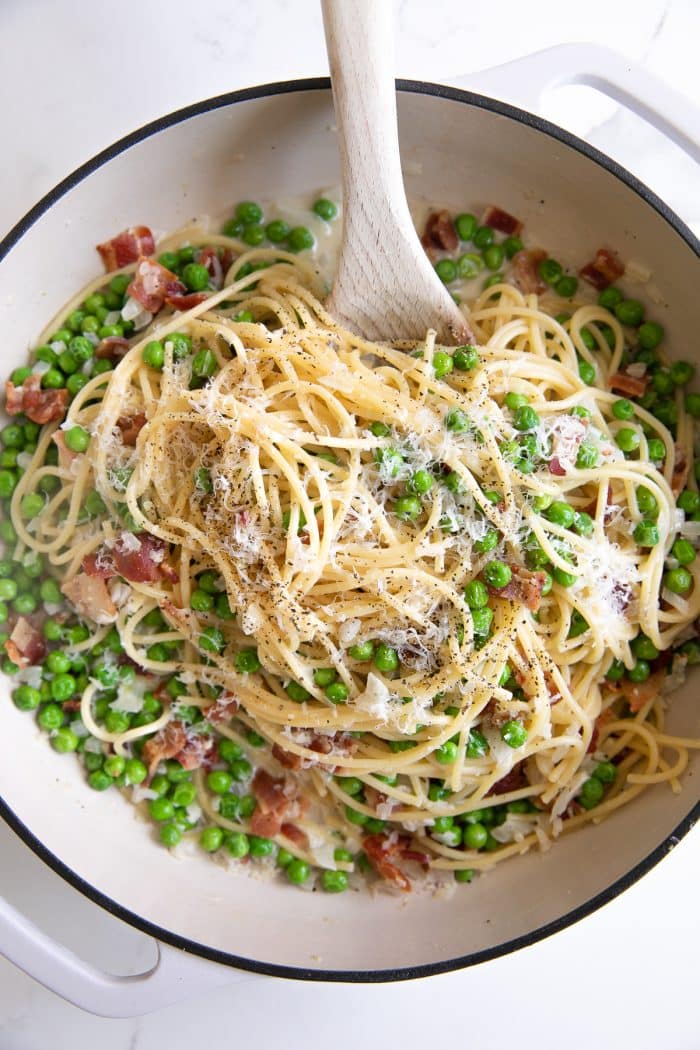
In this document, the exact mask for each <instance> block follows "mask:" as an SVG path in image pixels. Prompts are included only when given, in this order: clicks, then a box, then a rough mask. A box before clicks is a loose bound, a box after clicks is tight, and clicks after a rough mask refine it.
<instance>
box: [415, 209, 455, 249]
mask: <svg viewBox="0 0 700 1050" xmlns="http://www.w3.org/2000/svg"><path fill="white" fill-rule="evenodd" d="M421 244H422V245H423V247H424V248H425V250H426V252H427V253H428V256H429V257H430V258H433V257H434V255H435V252H436V251H440V250H442V251H446V252H453V251H454V250H455V248H456V247H457V245H458V244H459V237H458V236H457V230H456V229H455V224H454V223H453V222H452V219H451V218H450V213H449V212H448V211H447V209H446V208H443V209H442V211H433V212H431V213H430V215H429V216H428V218H427V219H426V223H425V230H424V232H423V236H422V237H421Z"/></svg>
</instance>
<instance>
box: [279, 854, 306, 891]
mask: <svg viewBox="0 0 700 1050" xmlns="http://www.w3.org/2000/svg"><path fill="white" fill-rule="evenodd" d="M285 871H286V874H287V878H288V879H289V881H290V882H291V883H292V884H293V885H294V886H301V884H302V883H304V882H306V880H307V879H308V877H309V875H310V874H311V869H310V868H309V865H308V864H307V863H306V861H305V860H298V859H296V858H295V859H294V860H293V861H291V862H290V863H289V864H288V865H287V866H286V869H285Z"/></svg>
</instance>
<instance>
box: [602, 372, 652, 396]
mask: <svg viewBox="0 0 700 1050" xmlns="http://www.w3.org/2000/svg"><path fill="white" fill-rule="evenodd" d="M608 386H609V387H610V389H611V390H616V391H617V392H618V393H620V394H627V395H628V396H629V397H641V396H642V394H643V393H644V392H645V391H646V388H647V387H648V386H649V376H631V375H630V374H629V372H613V374H612V375H611V376H610V377H609V379H608Z"/></svg>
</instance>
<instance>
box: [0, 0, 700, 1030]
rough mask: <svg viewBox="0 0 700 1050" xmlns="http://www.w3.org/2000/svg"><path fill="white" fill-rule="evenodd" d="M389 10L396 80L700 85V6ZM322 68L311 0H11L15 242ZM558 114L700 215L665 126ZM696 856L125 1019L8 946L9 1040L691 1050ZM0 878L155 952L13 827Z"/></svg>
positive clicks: (6, 89)
mask: <svg viewBox="0 0 700 1050" xmlns="http://www.w3.org/2000/svg"><path fill="white" fill-rule="evenodd" d="M396 6H397V15H398V18H397V32H398V48H397V50H398V55H397V74H398V75H400V76H406V77H412V78H416V79H424V80H438V81H440V80H441V81H444V82H450V81H453V80H454V79H455V78H457V77H458V76H460V75H462V74H464V73H467V72H469V71H471V70H477V69H481V68H484V67H486V66H488V65H492V64H496V63H498V62H502V61H505V60H508V59H512V58H516V57H518V56H519V55H522V54H525V53H527V52H529V51H533V50H537V49H539V48H542V47H546V46H550V45H553V44H557V43H563V42H569V41H594V42H598V43H604V44H607V45H608V46H611V47H614V48H616V49H617V50H619V51H620V52H622V53H624V54H626V55H628V56H629V57H630V58H632V59H635V60H637V61H641V62H642V63H644V64H645V65H646V66H647V68H649V69H651V70H653V71H654V72H655V73H657V74H658V75H660V76H662V77H664V78H665V79H666V80H667V81H668V82H669V83H671V84H672V85H673V86H674V87H676V89H677V90H679V91H682V92H685V93H686V94H687V95H689V96H690V97H692V98H695V99H696V100H697V99H698V98H700V63H699V62H698V52H697V47H698V38H699V35H700V7H699V5H698V3H697V0H634V2H630V0H624V2H615V0H583V2H581V3H578V4H572V3H570V2H567V0H536V2H531V3H527V2H524V0H500V2H499V3H493V2H491V3H488V4H473V3H468V2H467V0H429V2H426V0H402V2H400V3H398V4H397V5H396ZM325 72H326V62H325V55H324V49H323V35H322V29H321V23H320V17H319V13H318V10H317V4H316V2H315V0H247V2H245V3H244V2H242V0H187V2H185V0H109V2H108V3H106V2H104V0H63V2H56V0H3V2H2V3H1V4H0V102H1V108H0V141H1V142H2V163H1V164H0V235H2V234H3V233H4V232H5V231H6V230H7V229H9V228H10V227H11V226H12V225H13V224H14V222H15V221H16V220H17V219H19V218H20V217H21V215H22V214H23V213H24V212H25V211H26V210H27V209H28V208H29V207H30V206H31V205H32V204H33V203H34V202H35V201H36V200H37V199H38V198H39V197H40V196H41V195H42V194H44V193H45V192H46V191H47V190H48V189H50V188H51V186H53V185H54V184H55V183H56V182H57V181H58V180H59V179H61V178H63V177H64V176H65V175H66V174H67V173H68V172H69V171H71V170H72V169H73V168H75V167H76V166H77V165H78V164H80V163H81V162H83V161H84V160H87V159H88V158H89V157H91V156H92V155H93V154H94V153H95V152H97V151H98V150H100V149H102V148H103V147H104V146H106V145H108V144H109V143H111V142H112V141H114V140H115V139H116V138H118V137H120V136H121V135H123V134H125V133H127V132H129V131H131V130H132V129H133V128H135V127H137V126H139V125H141V124H144V123H146V122H147V121H149V120H151V119H153V118H154V117H157V116H159V115H161V114H162V113H165V112H168V111H170V110H173V109H176V108H178V107H180V106H183V105H186V104H187V103H190V102H193V101H195V100H197V99H203V98H207V97H209V96H211V95H216V94H219V93H222V92H225V91H229V90H232V89H234V88H239V87H244V86H248V85H251V84H256V83H264V82H266V81H272V80H282V79H289V78H292V77H295V76H311V75H317V74H323V73H325ZM510 100H511V101H513V102H516V103H517V98H516V97H512V98H511V99H510ZM545 112H546V113H547V115H549V116H551V117H553V118H554V119H555V120H557V121H558V122H559V123H562V124H564V125H565V126H567V127H569V128H570V129H571V130H574V131H576V132H577V133H578V134H581V135H583V136H584V137H586V138H588V139H589V141H591V142H593V143H595V144H596V145H598V146H599V147H600V148H602V149H603V150H604V151H606V152H608V153H609V154H611V155H612V156H614V157H615V158H616V159H617V160H619V161H621V162H622V163H623V164H624V165H626V166H627V167H628V168H629V169H630V170H632V171H633V172H634V173H635V174H636V175H638V176H639V177H640V178H642V180H643V181H645V182H647V184H648V185H650V186H651V187H652V188H653V189H654V190H656V191H657V192H658V193H659V194H660V195H661V196H662V197H664V198H665V199H666V200H667V201H668V202H669V204H670V205H671V206H672V207H673V208H675V209H676V210H677V211H678V212H679V214H680V215H681V216H682V217H683V218H684V219H685V220H686V221H687V222H689V223H690V224H691V226H693V227H694V228H695V229H696V231H697V230H698V228H700V195H699V194H698V193H697V169H694V168H693V166H692V165H691V164H690V162H689V161H688V159H687V158H685V157H684V155H683V154H681V153H680V151H679V150H677V149H676V148H675V147H673V146H670V145H668V144H666V143H664V141H663V140H662V139H661V137H660V136H659V135H658V134H657V133H656V132H654V131H652V130H650V129H648V128H646V127H645V126H644V125H642V124H641V122H638V121H637V119H636V118H632V117H630V116H629V115H628V114H624V113H622V112H620V111H618V110H617V109H616V108H615V107H614V106H613V105H612V104H610V103H608V102H606V101H601V99H600V98H599V97H598V96H596V95H595V94H594V93H593V92H589V91H588V90H587V89H579V88H571V89H565V90H562V91H561V92H559V93H558V94H557V95H556V96H553V97H551V98H549V99H547V100H545ZM69 250H70V246H69V245H68V246H67V251H69ZM37 325H39V319H37ZM681 353H682V348H679V354H681ZM2 760H3V761H7V760H8V758H7V757H3V758H2ZM50 804H51V803H50V798H47V805H50ZM699 862H700V835H698V834H697V833H696V834H694V835H691V836H690V838H689V839H686V840H685V841H683V842H682V843H681V844H680V845H679V846H678V847H677V848H676V849H675V850H674V851H673V853H672V854H671V855H670V856H669V857H668V858H667V859H666V860H665V861H664V863H663V864H662V866H661V867H660V868H657V869H655V870H654V871H653V872H652V873H651V874H649V875H648V876H647V877H646V878H645V879H643V880H642V882H641V883H638V884H637V885H636V886H635V887H633V888H632V889H631V890H629V891H628V892H627V893H626V894H624V895H623V896H622V897H621V898H619V899H618V900H616V901H615V902H613V903H612V904H610V905H608V906H607V907H606V908H604V909H603V910H602V911H600V912H598V913H597V914H596V915H594V916H592V917H590V918H588V919H586V920H585V921H584V922H583V923H582V924H579V925H578V926H576V927H574V928H572V929H570V930H567V931H565V932H564V933H561V934H559V935H557V936H556V937H554V938H551V939H550V940H548V941H546V942H544V943H542V944H539V945H537V946H535V947H533V948H530V949H527V950H525V951H521V952H519V953H518V954H516V955H513V956H511V957H510V958H507V959H501V960H498V961H496V962H492V963H489V964H486V965H484V966H481V967H478V968H475V969H472V970H469V971H466V972H463V973H457V974H448V975H445V976H442V977H436V978H432V979H429V980H423V981H420V982H412V983H410V984H402V985H394V986H377V987H359V986H342V985H332V986H322V985H315V984H314V985H309V984H306V985H304V984H297V983H291V982H281V981H272V980H269V979H260V980H256V981H252V982H247V983H245V984H243V985H239V986H232V987H231V989H224V990H220V991H217V992H215V993H209V994H208V995H205V996H200V997H199V998H198V999H194V1000H190V1001H183V1002H182V1003H181V1004H179V1005H177V1006H173V1007H170V1008H168V1009H167V1010H163V1011H160V1012H159V1013H157V1014H154V1015H151V1016H150V1017H147V1018H144V1019H141V1020H136V1021H111V1020H103V1019H99V1018H95V1017H91V1016H90V1015H87V1014H84V1013H81V1012H80V1011H79V1010H77V1009H75V1008H74V1007H71V1006H68V1005H67V1004H65V1003H63V1002H62V1001H61V1000H59V999H57V998H56V997H55V996H54V995H52V994H51V993H50V992H47V991H45V990H44V989H42V988H40V987H39V986H38V985H36V984H34V983H33V982H32V981H31V980H29V978H27V977H25V976H24V975H23V974H21V973H19V972H18V971H16V970H15V969H14V968H13V967H11V966H10V965H9V964H7V963H4V962H2V961H0V1050H45V1048H48V1047H52V1048H53V1047H57V1048H60V1050H63V1048H64V1047H65V1048H67V1047H70V1048H71V1050H87V1048H88V1047H90V1050H92V1048H93V1047H95V1046H99V1048H100V1050H161V1048H164V1047H165V1046H167V1047H169V1048H172V1050H180V1048H181V1047H183V1048H184V1047H190V1046H199V1045H202V1044H203V1043H206V1044H209V1043H212V1044H213V1043H218V1044H219V1045H223V1046H227V1047H228V1046H236V1045H240V1044H242V1043H245V1044H246V1045H247V1046H252V1045H258V1046H260V1047H263V1048H264V1050H267V1048H268V1047H273V1046H275V1047H285V1048H286V1050H296V1048H301V1047H304V1048H305V1050H317V1048H318V1050H320V1048H321V1047H326V1046H333V1047H334V1050H346V1048H349V1047H351V1046H352V1047H354V1046H355V1045H356V1044H358V1043H360V1042H361V1043H363V1044H364V1045H365V1046H370V1047H372V1048H374V1047H379V1046H390V1047H392V1048H394V1047H402V1048H406V1050H413V1048H414V1047H415V1048H418V1047H421V1048H423V1047H426V1046H429V1045H432V1046H436V1045H439V1044H441V1043H442V1044H444V1043H445V1042H447V1041H448V1040H449V1042H450V1043H451V1044H453V1045H454V1043H455V1042H457V1043H458V1044H460V1045H463V1046H478V1047H479V1048H480V1050H500V1048H502V1047H506V1046H508V1045H510V1044H511V1043H512V1042H514V1043H516V1044H517V1046H518V1047H519V1048H520V1050H530V1048H537V1050H547V1048H549V1047H566V1048H567V1050H581V1048H583V1047H586V1048H587V1050H588V1048H590V1047H591V1046H594V1047H595V1048H596V1050H607V1048H613V1047H615V1048H616V1050H618V1048H627V1047H630V1048H631V1047H634V1048H635V1050H647V1048H648V1050H657V1048H661V1047H663V1048H664V1050H690V1048H694V1050H697V1048H698V1047H700V1023H699V1021H698V1009H697V974H698V962H697V959H698V948H697V945H698V937H699V935H700V911H699V909H698V907H697V888H696V887H697V879H698V874H699V872H700V864H699ZM133 874H134V878H138V877H139V873H138V872H134V873H133ZM0 892H2V893H4V894H5V895H6V896H8V898H9V899H10V900H12V901H13V902H15V903H16V904H17V905H18V906H20V907H22V908H23V909H24V910H25V911H27V912H28V913H29V914H31V915H32V916H33V917H34V918H35V920H36V921H38V922H40V923H41V924H42V925H43V926H44V927H45V928H47V929H50V930H51V931H52V932H53V933H55V934H57V935H60V936H61V937H63V938H64V940H65V941H66V942H67V943H69V944H71V945H72V946H73V947H74V948H75V949H76V950H78V951H80V952H81V953H82V954H83V955H84V956H85V957H87V958H89V959H90V960H91V961H94V962H97V963H100V964H102V965H104V966H106V967H108V968H109V967H111V968H113V970H114V972H127V971H129V970H133V969H134V968H135V967H138V964H139V962H140V961H142V960H144V959H145V958H146V957H147V955H148V945H147V944H146V943H145V938H142V937H141V935H137V934H136V933H135V932H134V931H132V930H130V929H129V928H127V927H125V926H123V925H122V924H120V923H117V922H116V920H114V919H112V918H110V917H109V916H108V915H106V914H105V913H103V912H102V911H101V910H100V909H98V908H96V907H95V906H93V905H90V904H88V903H87V902H86V901H85V900H84V899H83V898H81V897H80V896H79V895H78V894H77V893H76V892H75V891H73V890H71V889H70V888H69V887H67V886H66V885H65V884H63V883H62V881H61V880H59V879H58V877H57V876H55V875H54V874H53V873H51V872H50V871H49V870H48V869H47V868H45V867H44V866H43V865H42V864H41V863H40V862H39V861H38V860H36V858H34V857H33V855H32V854H30V853H29V851H28V850H27V849H26V848H25V847H24V846H23V845H22V844H21V843H19V841H18V840H17V839H16V838H15V836H14V835H13V834H12V833H11V832H10V831H9V830H8V829H7V828H5V827H4V825H3V826H1V827H0ZM524 892H527V887H524ZM406 933H407V935H408V936H410V925H409V921H408V918H407V930H406Z"/></svg>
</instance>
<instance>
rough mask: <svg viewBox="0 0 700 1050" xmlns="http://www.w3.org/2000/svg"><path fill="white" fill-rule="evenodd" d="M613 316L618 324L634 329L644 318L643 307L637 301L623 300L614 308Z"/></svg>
mask: <svg viewBox="0 0 700 1050" xmlns="http://www.w3.org/2000/svg"><path fill="white" fill-rule="evenodd" d="M615 316H616V317H617V319H618V321H619V322H620V324H624V325H627V326H628V327H630V328H636V327H637V326H638V325H640V324H641V323H642V320H643V318H644V306H643V305H642V303H640V302H639V300H638V299H623V300H622V301H621V302H619V303H618V304H617V306H616V307H615Z"/></svg>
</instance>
